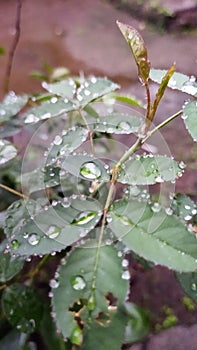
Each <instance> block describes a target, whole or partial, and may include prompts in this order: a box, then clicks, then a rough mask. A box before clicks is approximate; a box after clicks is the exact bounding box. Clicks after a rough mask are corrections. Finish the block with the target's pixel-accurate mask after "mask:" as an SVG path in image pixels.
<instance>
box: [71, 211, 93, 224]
mask: <svg viewBox="0 0 197 350" xmlns="http://www.w3.org/2000/svg"><path fill="white" fill-rule="evenodd" d="M96 214H97V213H96V212H95V211H88V210H86V211H83V212H81V213H79V214H78V215H77V216H76V217H75V218H74V220H73V221H72V224H73V225H85V224H87V223H88V222H89V221H91V220H92V219H93V218H94V217H95V216H96Z"/></svg>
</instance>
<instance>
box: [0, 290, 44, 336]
mask: <svg viewBox="0 0 197 350" xmlns="http://www.w3.org/2000/svg"><path fill="white" fill-rule="evenodd" d="M2 307H3V311H4V313H5V315H6V317H7V319H8V320H9V322H10V323H11V324H12V326H14V327H16V328H17V330H18V331H19V332H22V333H27V334H28V333H32V332H33V331H34V330H35V329H38V328H39V324H40V321H41V318H42V312H43V306H42V302H41V300H40V297H39V294H38V293H37V292H36V290H35V289H33V288H32V287H28V286H25V285H22V284H12V285H11V286H9V287H7V288H6V289H5V290H4V291H3V295H2Z"/></svg>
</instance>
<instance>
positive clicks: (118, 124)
mask: <svg viewBox="0 0 197 350" xmlns="http://www.w3.org/2000/svg"><path fill="white" fill-rule="evenodd" d="M136 114H137V113H136ZM88 124H89V126H90V129H91V130H94V131H99V132H106V133H108V134H131V133H135V132H137V131H138V130H139V128H140V126H142V124H143V119H141V118H140V117H138V116H137V115H130V114H124V113H112V114H110V115H107V116H102V117H100V118H97V120H96V121H94V120H89V119H88Z"/></svg>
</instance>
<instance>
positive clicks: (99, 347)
mask: <svg viewBox="0 0 197 350" xmlns="http://www.w3.org/2000/svg"><path fill="white" fill-rule="evenodd" d="M126 321H127V316H126V315H125V313H124V312H123V311H122V310H121V309H118V311H117V312H115V313H113V312H111V314H110V322H109V324H107V325H104V326H102V325H101V324H99V323H98V322H96V321H94V322H92V323H91V324H90V326H89V329H85V332H84V341H83V344H82V346H81V350H91V349H96V350H103V349H113V350H120V349H121V348H122V343H123V341H124V332H125V326H126Z"/></svg>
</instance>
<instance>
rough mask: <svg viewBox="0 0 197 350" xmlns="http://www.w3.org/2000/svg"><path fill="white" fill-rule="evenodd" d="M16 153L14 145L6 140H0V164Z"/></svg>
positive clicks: (13, 156) (10, 158)
mask: <svg viewBox="0 0 197 350" xmlns="http://www.w3.org/2000/svg"><path fill="white" fill-rule="evenodd" d="M16 155H17V149H16V148H15V146H14V145H13V144H12V143H11V142H9V141H7V140H2V139H1V140H0V166H3V165H4V164H6V163H7V162H9V161H10V160H12V159H13V158H15V157H16Z"/></svg>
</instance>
